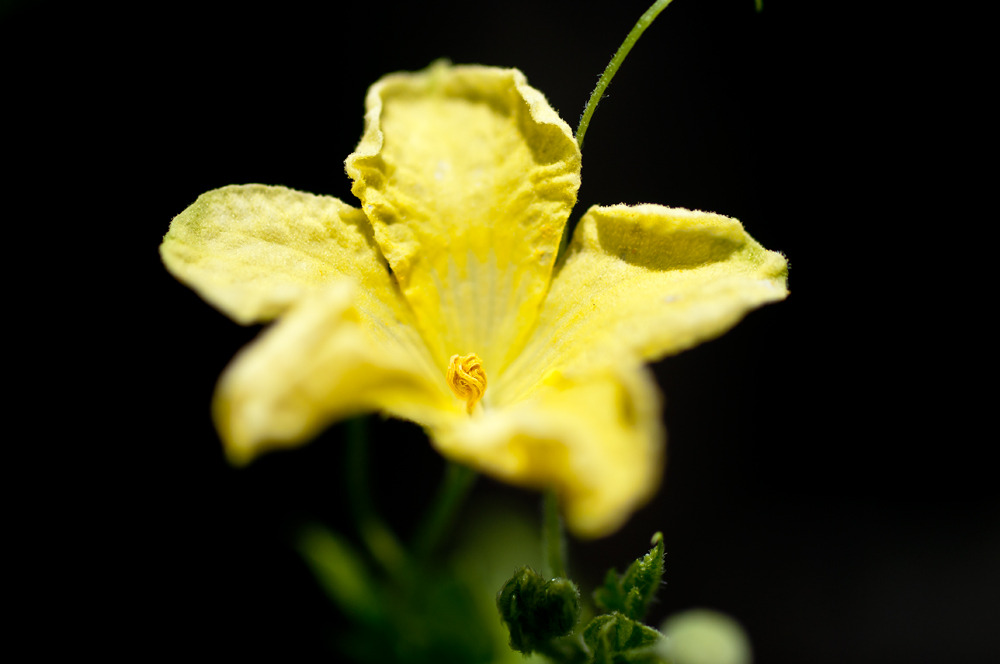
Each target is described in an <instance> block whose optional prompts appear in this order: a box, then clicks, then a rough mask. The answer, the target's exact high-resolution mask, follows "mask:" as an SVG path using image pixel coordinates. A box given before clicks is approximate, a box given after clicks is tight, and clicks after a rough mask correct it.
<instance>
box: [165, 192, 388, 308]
mask: <svg viewBox="0 0 1000 664" xmlns="http://www.w3.org/2000/svg"><path fill="white" fill-rule="evenodd" d="M160 255H161V257H162V258H163V262H164V263H165V264H166V266H167V268H168V269H169V270H170V271H171V272H172V273H173V274H174V276H176V277H177V278H178V279H180V280H181V281H183V282H185V283H186V284H188V285H189V286H191V288H193V289H194V290H195V291H197V292H198V294H200V295H201V296H202V297H203V298H204V299H206V300H207V301H209V302H210V303H212V304H213V305H215V306H216V307H218V308H219V309H221V310H222V311H223V312H224V313H226V314H227V315H228V316H230V317H231V318H233V319H234V320H236V321H237V322H240V323H244V324H249V323H254V322H259V321H266V320H270V319H272V318H275V317H277V316H279V315H280V314H281V313H283V312H284V311H285V310H286V309H288V307H289V306H291V305H292V304H294V303H295V302H297V301H298V300H300V299H302V298H303V297H305V296H306V295H307V294H309V293H311V292H313V291H315V290H317V289H318V288H321V287H322V286H324V285H326V284H329V283H331V282H333V281H335V280H338V279H344V278H349V279H351V280H354V281H356V282H359V283H363V284H369V283H370V284H372V285H375V286H377V287H379V288H382V289H384V288H385V287H386V286H387V285H388V284H389V283H390V281H389V276H388V270H387V269H386V265H385V261H384V260H383V259H382V257H381V255H380V253H379V251H378V249H377V248H376V247H375V242H374V240H373V238H372V233H371V228H370V226H369V224H368V220H367V219H366V218H365V216H364V214H363V213H362V212H361V210H358V209H355V208H352V207H351V206H349V205H347V204H345V203H342V202H341V201H339V200H337V199H336V198H331V197H329V196H315V195H313V194H307V193H303V192H299V191H294V190H292V189H287V188H285V187H270V186H265V185H259V184H251V185H233V186H228V187H222V188H221V189H215V190H212V191H209V192H206V193H204V194H202V195H201V196H199V197H198V200H197V201H195V202H194V203H193V204H192V205H191V206H190V207H188V208H187V209H186V210H184V211H183V212H182V213H181V214H179V215H178V216H177V217H175V218H174V220H173V222H172V223H171V224H170V230H169V231H168V232H167V234H166V236H165V237H164V238H163V243H162V244H161V246H160Z"/></svg>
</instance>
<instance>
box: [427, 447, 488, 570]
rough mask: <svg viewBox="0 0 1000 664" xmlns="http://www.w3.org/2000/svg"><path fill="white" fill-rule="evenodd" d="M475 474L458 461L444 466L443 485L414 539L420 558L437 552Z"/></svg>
mask: <svg viewBox="0 0 1000 664" xmlns="http://www.w3.org/2000/svg"><path fill="white" fill-rule="evenodd" d="M476 477H477V474H476V471H474V470H472V469H471V468H468V467H466V466H461V465H459V464H457V463H449V464H448V466H447V468H445V472H444V479H443V480H442V482H441V488H440V489H438V493H437V496H435V498H434V502H433V504H432V505H431V508H430V509H429V510H428V512H427V516H426V517H425V518H424V522H423V524H421V527H420V529H419V530H418V531H417V536H416V538H415V539H414V541H413V553H414V556H415V557H416V558H417V560H426V559H427V558H428V557H430V555H431V554H432V553H434V549H435V548H436V547H437V545H438V544H440V542H441V538H442V537H444V535H445V533H446V532H448V528H449V527H450V526H451V524H452V522H453V521H454V520H455V516H456V515H457V514H458V510H459V508H460V507H461V506H462V503H463V501H464V500H465V497H466V496H467V495H468V494H469V490H470V489H472V485H473V484H475V481H476Z"/></svg>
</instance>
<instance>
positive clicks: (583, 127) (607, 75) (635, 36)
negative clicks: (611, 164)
mask: <svg viewBox="0 0 1000 664" xmlns="http://www.w3.org/2000/svg"><path fill="white" fill-rule="evenodd" d="M672 1H673V0H656V2H654V3H653V5H652V6H651V7H650V8H649V9H647V10H646V13H645V14H643V15H642V16H640V17H639V20H638V21H637V22H636V24H635V26H634V27H633V28H632V30H631V31H630V32H629V33H628V36H626V37H625V41H624V42H622V45H621V46H619V47H618V51H617V52H616V53H615V55H614V57H613V58H611V62H609V63H608V66H607V67H606V68H605V69H604V73H603V74H601V78H600V79H599V80H598V81H597V87H595V88H594V91H593V92H591V93H590V99H589V100H588V101H587V105H586V106H585V107H584V109H583V115H581V116H580V124H579V125H578V126H577V128H576V144H577V145H579V146H580V149H581V150H582V149H583V137H584V135H585V134H586V133H587V127H588V126H589V125H590V118H591V117H592V116H593V115H594V111H595V110H597V104H598V103H600V101H601V97H603V96H604V91H605V90H606V89H607V87H608V85H609V84H610V83H611V79H613V78H614V77H615V74H616V73H617V72H618V68H619V67H621V66H622V63H623V62H625V57H626V56H627V55H628V53H629V51H631V50H632V47H633V46H635V43H636V42H637V41H639V37H641V36H642V33H643V32H645V30H646V28H648V27H649V25H650V23H652V22H653V19H655V18H656V17H657V16H659V14H660V12H662V11H663V10H664V9H666V8H667V5H669V4H670V3H671V2H672Z"/></svg>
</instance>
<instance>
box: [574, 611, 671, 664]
mask: <svg viewBox="0 0 1000 664" xmlns="http://www.w3.org/2000/svg"><path fill="white" fill-rule="evenodd" d="M662 638H663V636H662V635H661V634H660V633H659V632H657V631H656V630H655V629H653V628H652V627H648V626H646V625H643V624H642V623H640V622H637V621H635V620H632V619H631V618H629V617H627V616H624V615H622V614H621V613H617V612H615V613H609V614H606V615H603V616H597V617H595V618H594V619H593V620H591V621H590V623H589V624H588V625H587V626H586V627H585V628H584V630H583V641H584V643H586V644H587V647H588V648H589V649H590V652H591V654H592V656H593V660H592V661H593V663H594V664H640V663H642V664H645V663H652V662H659V661H660V660H659V658H658V656H657V653H656V652H655V650H654V649H653V648H654V646H656V645H657V644H658V643H659V642H660V641H661V640H662Z"/></svg>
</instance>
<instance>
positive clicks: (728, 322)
mask: <svg viewBox="0 0 1000 664" xmlns="http://www.w3.org/2000/svg"><path fill="white" fill-rule="evenodd" d="M786 276H787V264H786V262H785V259H784V257H783V256H781V255H780V254H778V253H775V252H773V251H767V250H766V249H764V248H763V247H761V246H760V244H758V243H757V242H756V241H755V240H754V239H753V238H751V237H750V236H749V235H748V234H747V233H746V232H745V231H744V230H743V226H742V225H741V224H740V222H739V221H737V220H735V219H732V218H729V217H724V216H722V215H718V214H712V213H709V212H694V211H691V210H684V209H681V208H668V207H663V206H660V205H638V206H634V207H630V206H626V205H615V206H611V207H593V208H591V209H590V210H589V211H588V212H587V214H586V215H584V217H583V218H582V219H581V221H580V224H579V226H578V227H577V229H576V232H575V233H574V237H573V241H572V243H571V245H570V247H569V250H568V251H567V254H566V260H565V262H564V263H563V264H562V266H561V269H559V271H558V273H557V274H556V277H555V278H554V279H553V283H552V288H551V291H550V292H549V296H548V298H547V299H546V301H545V304H544V307H543V310H542V314H541V317H540V319H539V324H538V327H537V328H536V329H535V331H534V334H533V335H532V337H531V340H530V341H529V342H528V345H527V346H526V347H525V349H524V351H523V352H522V354H521V356H520V357H518V359H517V362H516V363H515V364H514V365H512V366H511V367H510V369H509V370H508V372H507V373H506V374H504V375H503V376H500V377H499V378H498V379H496V380H494V382H493V384H492V389H493V390H494V394H493V396H494V399H495V400H497V401H498V402H500V403H506V402H508V401H511V400H516V399H517V398H520V395H523V394H527V393H529V392H530V391H531V389H532V386H533V384H534V383H535V382H537V381H538V380H541V379H543V378H544V376H545V375H546V374H547V373H548V372H552V371H559V370H562V369H563V368H564V367H568V366H572V367H574V368H575V369H577V370H583V369H584V368H586V367H588V366H600V365H607V364H611V363H616V362H621V361H633V359H634V358H638V359H642V360H655V359H658V358H660V357H663V356H665V355H668V354H671V353H677V352H680V351H682V350H684V349H686V348H690V347H691V346H694V345H696V344H698V343H701V342H702V341H707V340H708V339H711V338H713V337H716V336H718V335H720V334H722V333H723V332H725V331H726V330H728V329H729V328H730V327H732V326H733V325H735V324H736V323H737V322H738V321H739V320H740V319H741V318H742V317H743V316H744V315H746V314H747V313H748V312H749V311H750V310H752V309H754V308H756V307H758V306H760V305H762V304H765V303H767V302H773V301H776V300H781V299H783V298H784V297H785V296H786V295H787V292H788V291H787V289H786V287H785V281H786Z"/></svg>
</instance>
